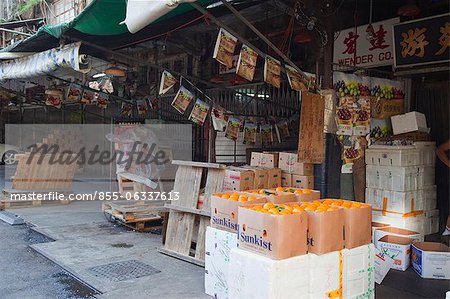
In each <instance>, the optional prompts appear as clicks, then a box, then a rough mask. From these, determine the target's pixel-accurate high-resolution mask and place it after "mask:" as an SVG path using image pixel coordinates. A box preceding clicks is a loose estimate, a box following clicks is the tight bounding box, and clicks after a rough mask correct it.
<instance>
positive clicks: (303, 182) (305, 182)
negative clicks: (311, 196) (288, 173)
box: [292, 174, 314, 189]
mask: <svg viewBox="0 0 450 299" xmlns="http://www.w3.org/2000/svg"><path fill="white" fill-rule="evenodd" d="M292 187H294V188H302V189H314V176H304V175H297V174H293V175H292Z"/></svg>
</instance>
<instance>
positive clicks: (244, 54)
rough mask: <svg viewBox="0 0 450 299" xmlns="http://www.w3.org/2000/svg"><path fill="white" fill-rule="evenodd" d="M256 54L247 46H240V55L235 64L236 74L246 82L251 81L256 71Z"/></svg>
mask: <svg viewBox="0 0 450 299" xmlns="http://www.w3.org/2000/svg"><path fill="white" fill-rule="evenodd" d="M257 60H258V54H257V53H256V52H255V51H254V50H253V49H252V48H250V47H249V46H247V45H245V44H244V45H242V49H241V53H240V54H239V59H238V62H237V70H236V74H238V75H239V76H241V77H242V78H245V79H247V80H248V81H253V77H254V76H255V70H256V61H257Z"/></svg>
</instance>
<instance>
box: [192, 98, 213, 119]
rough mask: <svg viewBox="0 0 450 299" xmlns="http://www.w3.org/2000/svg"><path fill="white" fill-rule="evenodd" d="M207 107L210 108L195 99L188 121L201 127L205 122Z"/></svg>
mask: <svg viewBox="0 0 450 299" xmlns="http://www.w3.org/2000/svg"><path fill="white" fill-rule="evenodd" d="M209 107H210V106H209V104H208V103H205V102H203V101H202V100H200V99H197V101H195V104H194V108H192V111H191V115H189V120H190V121H192V122H194V123H196V124H199V125H200V126H202V125H203V123H204V122H205V119H206V116H207V115H208V111H209Z"/></svg>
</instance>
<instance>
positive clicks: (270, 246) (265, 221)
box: [238, 207, 308, 260]
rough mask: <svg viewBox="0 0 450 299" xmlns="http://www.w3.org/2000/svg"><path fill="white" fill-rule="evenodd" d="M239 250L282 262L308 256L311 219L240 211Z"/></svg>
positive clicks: (295, 215)
mask: <svg viewBox="0 0 450 299" xmlns="http://www.w3.org/2000/svg"><path fill="white" fill-rule="evenodd" d="M238 225H239V233H238V236H239V241H238V244H239V248H240V249H243V250H247V251H250V252H254V253H257V254H260V255H263V256H265V257H268V258H271V259H274V260H280V259H286V258H290V257H293V256H298V255H302V254H306V253H307V252H308V246H307V240H306V237H307V233H306V232H307V227H308V215H307V214H306V213H301V214H293V215H280V216H278V215H271V214H265V213H261V212H256V211H253V210H249V209H245V208H243V207H240V208H239V219H238Z"/></svg>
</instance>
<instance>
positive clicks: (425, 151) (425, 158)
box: [414, 141, 436, 167]
mask: <svg viewBox="0 0 450 299" xmlns="http://www.w3.org/2000/svg"><path fill="white" fill-rule="evenodd" d="M414 147H415V148H416V149H418V150H419V151H420V162H421V163H420V164H422V165H425V166H432V167H434V165H435V164H436V142H422V141H421V142H419V141H416V142H414Z"/></svg>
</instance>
